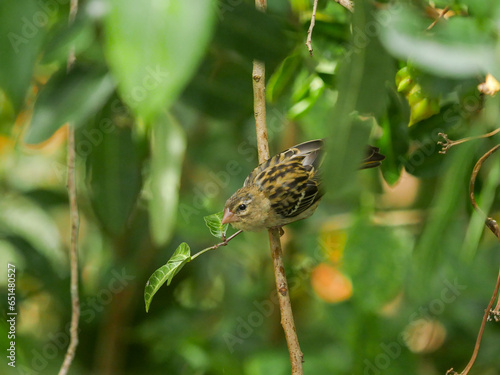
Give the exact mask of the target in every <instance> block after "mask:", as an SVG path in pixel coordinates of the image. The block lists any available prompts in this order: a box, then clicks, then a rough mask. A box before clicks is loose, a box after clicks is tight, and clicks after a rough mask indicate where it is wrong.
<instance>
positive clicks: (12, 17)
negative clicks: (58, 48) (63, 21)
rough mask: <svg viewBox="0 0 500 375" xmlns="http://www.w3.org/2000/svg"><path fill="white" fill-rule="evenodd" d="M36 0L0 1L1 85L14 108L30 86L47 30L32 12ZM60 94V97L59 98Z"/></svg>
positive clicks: (34, 10) (36, 10) (35, 7)
mask: <svg viewBox="0 0 500 375" xmlns="http://www.w3.org/2000/svg"><path fill="white" fill-rule="evenodd" d="M37 13H40V10H39V6H38V5H37V1H35V0H19V1H14V2H10V1H2V2H0V51H2V58H1V59H0V88H2V89H3V90H4V91H5V92H6V93H7V95H8V97H9V99H10V101H11V102H12V105H13V106H14V108H15V110H16V111H19V110H20V108H21V107H22V105H23V103H24V98H25V96H26V92H27V91H28V88H29V87H30V85H31V80H32V77H33V67H34V65H35V61H36V59H37V56H38V51H39V48H40V44H41V42H42V40H43V38H44V34H45V31H46V27H45V25H42V24H40V21H39V18H36V19H35V14H37ZM62 98H63V97H62V96H61V97H60V98H59V99H62Z"/></svg>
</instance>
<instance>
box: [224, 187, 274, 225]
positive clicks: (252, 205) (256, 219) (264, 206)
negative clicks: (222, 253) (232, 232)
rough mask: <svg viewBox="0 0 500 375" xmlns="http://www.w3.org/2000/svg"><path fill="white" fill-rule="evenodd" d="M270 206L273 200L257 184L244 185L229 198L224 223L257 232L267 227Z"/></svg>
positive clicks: (225, 208)
mask: <svg viewBox="0 0 500 375" xmlns="http://www.w3.org/2000/svg"><path fill="white" fill-rule="evenodd" d="M270 208H271V202H270V201H269V199H268V198H267V197H266V196H265V194H264V193H263V192H262V191H261V190H260V189H259V188H258V187H257V186H256V185H248V186H244V187H242V188H241V189H239V190H238V191H236V193H234V194H233V195H232V196H231V198H229V199H228V200H227V202H226V205H225V207H224V216H223V218H222V224H228V223H230V224H231V225H232V226H233V227H235V228H236V229H242V230H244V231H250V232H257V231H260V230H262V229H265V228H266V226H265V222H266V219H267V215H268V212H269V210H270Z"/></svg>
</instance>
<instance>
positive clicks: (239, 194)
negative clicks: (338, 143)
mask: <svg viewBox="0 0 500 375" xmlns="http://www.w3.org/2000/svg"><path fill="white" fill-rule="evenodd" d="M322 148H323V141H322V140H321V139H317V140H313V141H308V142H304V143H301V144H299V145H297V146H293V147H291V148H289V149H288V150H286V151H283V152H281V153H279V154H278V155H275V156H273V157H272V158H270V159H268V160H267V161H265V162H264V163H262V164H260V165H259V166H258V167H256V168H255V169H254V170H253V171H252V172H251V173H250V174H249V175H248V177H247V178H246V180H245V182H244V183H243V187H242V188H241V189H239V190H237V191H236V192H235V193H234V194H233V195H232V196H231V198H229V199H228V200H227V202H226V205H225V207H224V216H223V218H222V223H223V224H227V223H231V225H232V226H233V227H235V228H236V229H241V230H244V231H250V232H258V231H261V230H263V229H269V228H277V227H282V226H284V225H286V224H289V223H292V222H294V221H298V220H302V219H305V218H308V217H309V216H311V215H312V214H313V213H314V211H315V210H316V208H317V207H318V204H319V201H320V199H321V197H322V196H323V191H322V190H321V181H320V178H319V170H318V168H319V164H320V162H321V154H322ZM384 159H385V156H384V155H382V154H380V153H379V149H378V148H377V147H372V146H369V147H368V155H367V157H366V158H365V159H364V160H363V163H362V165H361V169H365V168H373V167H377V166H379V165H380V164H381V162H382V160H384Z"/></svg>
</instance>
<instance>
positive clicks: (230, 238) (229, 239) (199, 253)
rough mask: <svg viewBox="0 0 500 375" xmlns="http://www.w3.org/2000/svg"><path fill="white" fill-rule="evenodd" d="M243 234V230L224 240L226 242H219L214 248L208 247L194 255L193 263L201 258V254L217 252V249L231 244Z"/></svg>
mask: <svg viewBox="0 0 500 375" xmlns="http://www.w3.org/2000/svg"><path fill="white" fill-rule="evenodd" d="M241 232H243V231H242V230H239V231H237V232H236V233H234V234H232V235H230V236H229V237H228V238H224V241H222V242H219V243H218V244H215V245H213V246H210V247H207V248H206V249H203V250H200V251H198V252H197V253H196V254H194V255H193V256H192V257H191V261H192V260H193V259H195V258H196V257H198V256H200V255H201V254H203V253H205V252H207V251H209V250H215V249H218V248H219V247H221V246H226V245H227V244H228V243H229V241H231V240H232V239H233V238H234V237H236V236H237V235H238V234H240V233H241Z"/></svg>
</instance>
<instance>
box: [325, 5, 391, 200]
mask: <svg viewBox="0 0 500 375" xmlns="http://www.w3.org/2000/svg"><path fill="white" fill-rule="evenodd" d="M374 13H375V11H374V9H373V6H372V5H370V4H369V3H367V2H359V5H358V4H356V11H355V12H354V23H353V36H352V40H351V42H350V43H351V46H350V48H349V50H348V52H347V53H346V55H345V58H344V60H343V61H342V63H341V66H340V71H339V74H338V76H339V79H338V80H339V89H338V100H337V103H336V105H335V109H334V112H333V113H332V114H331V118H332V119H335V120H334V121H332V124H331V127H330V131H329V134H330V137H329V138H328V140H329V141H328V142H327V144H326V146H327V150H326V151H327V152H326V155H325V164H324V165H325V168H324V169H325V170H328V171H329V173H328V175H327V176H325V177H326V178H325V182H326V184H327V185H329V186H327V187H328V189H329V191H331V192H333V193H334V194H335V198H336V199H344V198H345V197H346V196H348V195H350V196H352V194H354V193H355V191H354V189H353V188H352V187H353V181H355V179H356V173H357V169H358V168H359V165H360V163H361V160H362V158H363V157H364V153H365V147H366V145H367V143H368V141H369V136H370V133H372V123H373V121H371V122H368V121H361V120H363V119H365V118H366V117H367V115H368V116H370V117H371V118H377V117H378V116H381V115H382V114H383V113H385V108H386V106H387V104H388V103H389V100H388V95H387V89H386V85H387V82H393V80H394V74H395V69H394V61H393V59H392V58H391V57H390V56H389V55H388V54H387V52H386V51H385V50H384V48H383V47H382V46H381V44H380V42H379V40H378V38H377V36H376V35H373V34H372V33H370V34H368V33H365V32H364V31H363V30H367V29H369V28H370V25H371V24H372V23H373V22H374V19H373V14H374ZM374 72H376V74H374ZM354 113H359V114H360V115H362V116H354V115H353V114H354ZM354 185H355V184H354Z"/></svg>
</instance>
